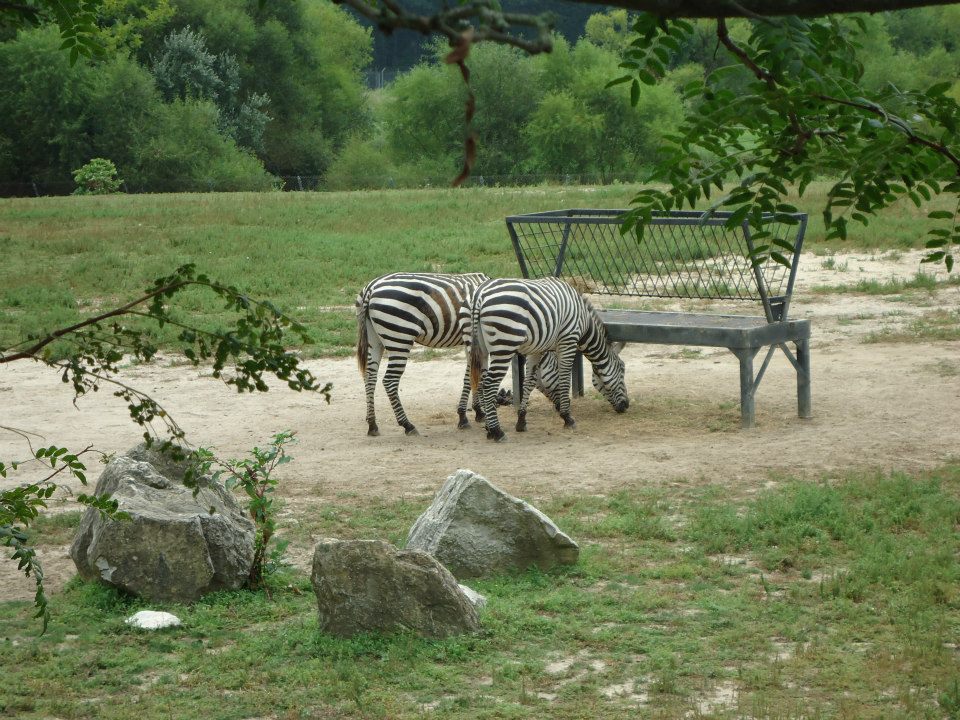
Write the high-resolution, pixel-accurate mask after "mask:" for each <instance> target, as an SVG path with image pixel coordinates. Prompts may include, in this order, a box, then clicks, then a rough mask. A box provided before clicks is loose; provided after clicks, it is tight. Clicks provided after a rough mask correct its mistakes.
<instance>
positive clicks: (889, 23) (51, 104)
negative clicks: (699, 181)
mask: <svg viewBox="0 0 960 720" xmlns="http://www.w3.org/2000/svg"><path fill="white" fill-rule="evenodd" d="M97 4H98V8H97V16H96V24H95V25H94V26H93V30H92V31H91V32H93V33H94V39H95V41H96V42H97V44H98V45H99V46H100V47H102V48H103V52H102V53H100V54H99V55H96V54H94V55H92V56H90V57H86V56H84V55H83V54H82V53H78V56H77V59H76V62H74V63H72V64H71V62H70V59H71V53H69V52H68V53H64V52H62V51H60V49H59V48H60V45H61V43H62V37H60V36H58V32H59V28H56V27H54V26H52V25H46V26H43V25H41V27H39V28H36V29H29V28H21V30H20V31H19V34H17V33H15V32H13V31H12V30H11V29H10V28H9V27H8V28H7V29H6V30H2V29H0V83H2V85H0V87H2V88H3V91H2V92H0V116H2V117H4V118H5V119H9V122H7V123H5V124H3V125H2V126H0V184H2V183H4V182H5V181H15V182H16V181H19V182H27V183H29V182H31V181H34V182H38V183H41V184H43V183H59V185H58V187H59V188H60V189H61V191H62V192H70V191H71V190H72V189H73V183H72V180H71V173H72V172H73V171H74V170H76V169H78V168H80V167H81V166H83V165H84V164H85V163H87V162H89V161H90V160H91V159H92V158H94V157H101V158H106V159H109V160H111V161H112V162H113V163H114V164H115V165H116V167H117V170H118V173H119V176H120V177H122V178H123V179H124V181H125V182H126V186H127V188H129V189H137V188H144V189H151V190H158V191H163V190H208V189H261V188H269V187H274V186H276V185H277V184H278V180H277V179H276V176H278V175H281V176H293V175H306V176H314V177H319V178H320V182H321V185H322V186H323V187H327V188H341V189H345V188H365V187H392V186H403V185H421V184H426V183H431V184H438V183H439V184H445V183H447V182H449V181H450V179H452V178H453V177H454V176H455V175H456V173H457V172H458V170H459V168H460V167H461V165H462V154H463V147H464V143H463V140H464V132H465V128H464V122H463V107H464V105H463V104H464V100H465V97H466V88H465V86H464V84H463V81H462V79H461V77H460V75H459V73H458V72H457V70H456V69H454V68H451V67H450V66H448V65H445V64H443V63H442V62H441V58H442V56H443V55H444V54H445V53H446V52H448V50H449V48H448V47H447V45H446V43H445V41H438V42H435V43H434V44H433V45H432V46H430V49H429V52H428V57H429V58H430V59H429V60H428V61H426V62H423V63H421V64H420V65H417V66H416V67H414V68H413V69H411V70H410V71H408V72H405V73H402V74H401V75H399V76H398V77H397V79H396V80H395V81H394V82H393V83H392V84H390V85H388V86H387V87H386V88H384V89H382V90H377V91H369V90H367V89H365V87H364V85H363V82H362V80H363V78H362V72H363V69H364V68H365V67H366V65H367V63H368V62H369V61H370V58H371V47H372V41H371V33H370V30H369V29H365V28H363V27H361V25H360V24H359V23H358V22H356V21H355V19H354V18H353V17H351V16H350V15H348V14H347V13H346V12H344V11H343V10H341V9H340V8H339V7H337V6H336V5H334V4H332V3H329V2H323V1H316V0H289V1H285V2H282V3H281V2H267V3H265V4H263V7H261V6H260V5H261V4H260V2H258V0H97ZM421 5H422V6H423V9H424V11H426V10H427V9H429V8H430V7H432V6H433V3H432V2H427V0H424V2H420V1H419V0H417V2H415V3H414V5H412V6H411V7H414V6H415V7H417V8H419V7H420V6H421ZM528 5H530V8H533V9H537V10H539V9H543V8H542V7H541V5H542V3H539V4H538V3H537V2H532V0H531V2H530V3H528ZM636 17H637V16H635V15H631V14H629V13H628V12H627V11H626V10H623V9H618V10H613V11H609V12H604V13H597V14H594V15H593V16H591V17H590V18H589V19H588V20H587V21H586V23H585V25H583V26H582V37H581V38H580V39H579V40H577V41H575V42H568V41H566V40H564V39H563V38H562V37H560V36H554V40H553V51H552V53H550V54H542V55H537V56H529V55H527V54H525V53H523V52H522V51H518V50H516V49H514V48H511V47H508V46H505V45H500V44H494V43H481V44H477V45H474V46H473V47H472V49H471V52H470V57H469V62H468V64H469V67H470V69H471V73H472V75H471V89H472V91H473V93H474V95H475V98H476V106H477V112H476V115H475V118H474V122H473V126H472V129H473V130H474V131H475V132H476V134H477V139H478V157H477V160H476V164H475V166H474V169H473V174H474V176H475V179H476V180H479V178H480V177H481V176H484V177H485V178H491V177H493V178H495V179H496V178H500V177H503V176H521V177H522V176H528V177H529V176H544V175H546V176H571V177H581V178H586V177H589V178H591V179H597V180H607V181H609V180H611V179H614V178H621V179H624V180H628V179H639V178H642V177H644V176H645V170H646V169H648V168H650V167H653V166H655V165H657V164H658V163H659V162H660V161H661V160H663V158H664V157H665V153H666V152H667V148H668V146H669V145H670V142H669V138H668V136H669V135H670V134H671V133H672V132H673V131H674V130H676V128H678V127H679V126H680V124H681V122H682V120H683V118H684V117H685V116H686V114H687V113H689V112H697V111H698V109H699V108H700V103H702V102H703V97H702V96H699V95H698V94H697V93H689V94H685V88H686V87H688V86H690V85H691V83H697V82H700V83H702V81H703V80H704V78H705V77H709V78H710V85H711V87H712V88H714V89H716V90H721V91H724V92H729V93H731V95H732V96H733V97H741V96H744V95H745V94H747V93H749V92H751V87H752V84H753V83H755V82H756V77H755V76H754V74H753V73H751V71H750V70H749V69H748V67H746V66H744V65H743V63H741V62H740V61H739V60H738V58H736V57H734V55H733V54H731V52H730V50H729V47H727V46H726V44H725V43H721V42H719V40H718V37H717V31H716V21H714V20H694V21H691V22H690V23H689V27H690V31H689V32H685V33H683V34H682V37H680V38H679V39H678V40H677V47H676V48H674V49H671V51H670V53H669V54H670V60H669V62H668V63H665V64H664V66H663V73H662V77H661V78H660V82H659V83H658V84H647V83H645V82H640V77H639V76H638V78H637V79H638V81H637V82H635V83H630V84H624V85H621V86H618V87H612V88H607V87H606V86H607V83H608V82H609V81H610V80H611V79H613V78H616V77H617V76H622V75H623V74H624V70H623V68H621V67H620V63H621V62H622V61H623V60H624V57H625V54H629V53H630V52H631V43H632V42H635V41H636V39H637V33H636V32H635V30H634V29H633V28H634V22H635V20H636ZM0 19H2V18H0ZM41 21H42V18H41ZM862 22H863V23H864V24H865V26H866V31H865V32H863V33H861V34H860V35H859V42H860V43H861V45H862V47H861V48H859V49H858V50H857V62H858V63H860V64H861V65H862V68H863V75H862V79H861V80H860V83H861V86H862V88H863V90H864V91H865V92H880V91H882V90H883V88H885V87H886V86H887V85H888V83H891V82H892V83H893V84H895V85H897V86H898V87H904V86H907V85H911V84H918V85H923V86H929V85H932V84H942V83H943V82H947V83H948V85H949V87H948V88H947V89H946V90H945V91H944V96H945V97H952V98H954V99H960V80H958V79H957V78H958V77H960V41H958V40H957V38H958V37H960V9H958V8H957V7H950V6H947V7H930V8H923V9H919V10H912V11H909V12H896V13H878V14H876V15H872V16H865V17H863V18H862ZM756 24H757V21H752V20H750V19H745V18H739V19H737V18H734V19H728V20H726V21H725V27H726V32H727V35H728V37H729V39H730V44H731V45H732V46H734V47H745V46H747V45H749V44H750V39H751V37H752V36H753V34H754V32H755V29H756ZM566 32H567V33H568V34H571V33H573V32H574V30H572V29H571V28H566ZM407 42H410V43H414V44H419V43H421V42H422V38H421V36H408V40H407ZM701 87H702V84H701ZM631 101H633V102H635V106H634V105H632V104H631ZM825 170H829V168H825ZM0 192H2V189H0Z"/></svg>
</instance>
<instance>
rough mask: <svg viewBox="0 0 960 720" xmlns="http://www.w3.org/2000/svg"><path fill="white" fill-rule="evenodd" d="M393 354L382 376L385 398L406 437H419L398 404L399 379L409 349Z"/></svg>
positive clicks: (408, 355) (404, 367)
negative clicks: (388, 401) (385, 392)
mask: <svg viewBox="0 0 960 720" xmlns="http://www.w3.org/2000/svg"><path fill="white" fill-rule="evenodd" d="M393 353H394V354H391V356H390V359H389V360H388V361H387V371H386V373H384V375H383V387H384V389H385V390H386V391H387V398H388V399H389V400H390V407H392V408H393V414H394V415H395V416H396V418H397V424H398V425H399V426H400V427H402V428H403V431H404V432H405V433H406V434H407V435H419V434H420V433H418V432H417V428H416V427H414V425H413V423H412V422H410V420H409V418H407V414H406V413H405V412H404V411H403V405H401V404H400V378H401V377H403V371H404V370H405V369H406V368H407V359H408V358H409V357H410V349H409V348H406V349H405V350H399V349H398V350H394V351H393Z"/></svg>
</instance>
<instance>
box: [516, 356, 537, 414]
mask: <svg viewBox="0 0 960 720" xmlns="http://www.w3.org/2000/svg"><path fill="white" fill-rule="evenodd" d="M542 358H543V356H542V355H528V356H527V372H526V374H525V375H524V378H523V389H522V390H521V393H520V407H519V408H518V409H517V432H526V431H527V403H528V402H530V393H532V392H533V388H534V386H535V385H536V384H537V368H538V367H539V366H540V361H541V360H542Z"/></svg>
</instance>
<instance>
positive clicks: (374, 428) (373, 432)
mask: <svg viewBox="0 0 960 720" xmlns="http://www.w3.org/2000/svg"><path fill="white" fill-rule="evenodd" d="M367 435H369V436H370V437H379V436H380V428H378V427H377V426H376V425H374V426H372V427H371V428H370V429H369V430H367Z"/></svg>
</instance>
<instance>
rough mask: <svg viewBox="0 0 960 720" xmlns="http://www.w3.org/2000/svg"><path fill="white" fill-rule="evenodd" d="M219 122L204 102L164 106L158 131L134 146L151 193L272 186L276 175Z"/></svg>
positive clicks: (145, 185) (141, 174) (189, 101)
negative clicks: (138, 146) (139, 145)
mask: <svg viewBox="0 0 960 720" xmlns="http://www.w3.org/2000/svg"><path fill="white" fill-rule="evenodd" d="M219 120H220V113H219V111H218V110H217V108H216V106H215V105H213V104H212V103H210V102H208V101H195V100H187V101H181V100H175V101H174V102H172V103H170V104H169V105H164V106H163V107H162V109H161V112H160V117H159V127H158V132H157V133H156V135H155V136H154V137H152V138H150V140H148V141H147V142H146V143H144V145H143V147H141V148H139V149H138V157H137V166H138V176H139V178H140V181H141V182H142V183H143V186H144V187H145V188H146V189H148V190H150V191H153V192H196V191H201V192H202V191H221V192H229V191H235V190H249V191H257V190H270V189H273V188H274V187H275V184H276V178H274V177H273V176H272V175H270V174H269V173H267V172H266V170H264V167H263V163H261V162H260V161H259V160H258V159H257V158H256V157H255V156H254V155H252V154H251V153H249V152H246V151H244V150H242V149H241V148H238V147H237V144H236V143H235V142H234V141H233V140H232V139H231V138H229V137H225V136H224V135H222V134H221V133H220V130H219V126H218V123H219Z"/></svg>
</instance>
